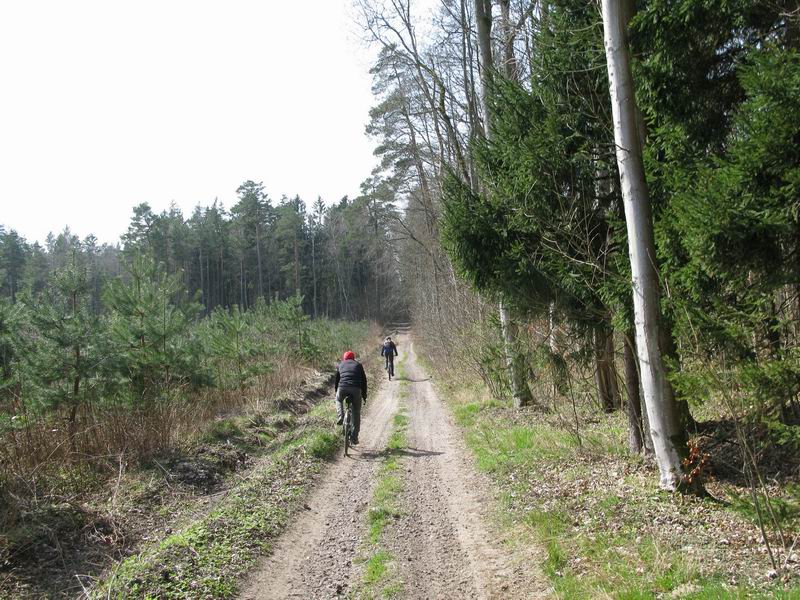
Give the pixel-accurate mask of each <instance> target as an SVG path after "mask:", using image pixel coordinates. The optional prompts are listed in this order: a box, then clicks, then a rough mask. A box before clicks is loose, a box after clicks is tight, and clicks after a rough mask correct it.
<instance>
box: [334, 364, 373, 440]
mask: <svg viewBox="0 0 800 600" xmlns="http://www.w3.org/2000/svg"><path fill="white" fill-rule="evenodd" d="M333 389H334V391H335V392H336V416H337V417H338V420H337V421H336V424H337V425H341V424H342V421H343V420H344V407H343V406H342V403H343V402H344V399H345V398H346V397H347V396H350V399H351V402H352V407H353V432H352V433H351V434H350V443H351V444H353V445H354V446H355V445H356V444H358V431H359V429H361V400H362V399H363V400H364V404H366V403H367V374H366V373H365V372H364V367H363V366H362V365H361V363H360V362H358V361H357V360H356V355H355V354H354V353H353V352H352V351H351V350H348V351H347V352H345V353H344V354H343V355H342V362H340V363H339V366H338V367H337V368H336V381H335V382H334V386H333Z"/></svg>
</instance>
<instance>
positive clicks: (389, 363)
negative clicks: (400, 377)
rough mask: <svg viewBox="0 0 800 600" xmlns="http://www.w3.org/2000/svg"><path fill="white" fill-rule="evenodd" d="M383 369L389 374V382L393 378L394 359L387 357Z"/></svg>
mask: <svg viewBox="0 0 800 600" xmlns="http://www.w3.org/2000/svg"><path fill="white" fill-rule="evenodd" d="M384 369H385V370H386V372H387V373H389V381H391V380H392V377H394V357H393V356H387V357H386V366H385V367H384Z"/></svg>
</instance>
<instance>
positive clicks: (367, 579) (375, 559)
mask: <svg viewBox="0 0 800 600" xmlns="http://www.w3.org/2000/svg"><path fill="white" fill-rule="evenodd" d="M390 560H392V555H391V554H389V553H388V552H387V551H386V550H378V551H377V552H376V553H375V554H373V555H372V556H370V557H369V560H367V562H366V565H365V567H364V583H366V584H367V585H374V584H376V583H378V582H379V581H381V580H382V579H383V578H384V577H385V576H386V571H387V569H388V563H389V561H390Z"/></svg>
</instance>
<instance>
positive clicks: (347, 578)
mask: <svg viewBox="0 0 800 600" xmlns="http://www.w3.org/2000/svg"><path fill="white" fill-rule="evenodd" d="M398 349H399V351H400V357H399V358H400V361H402V362H403V363H404V366H405V373H406V374H407V375H406V377H405V378H404V379H403V378H398V379H395V380H393V381H391V382H385V384H384V385H383V386H382V387H381V389H380V391H379V393H378V394H377V397H375V398H374V400H371V401H370V404H369V405H368V407H367V410H366V411H365V414H364V416H363V419H362V433H361V435H360V438H361V444H360V445H359V446H357V447H356V448H355V449H354V451H353V452H352V454H351V456H350V457H343V456H340V458H339V459H338V460H336V461H335V462H334V463H333V464H332V465H331V466H330V468H329V470H328V471H327V472H326V473H325V474H324V476H323V478H322V480H321V482H320V484H319V486H318V487H317V489H316V491H315V492H314V493H313V494H312V496H311V497H310V498H309V500H308V502H307V505H306V508H307V510H306V512H305V513H303V514H302V515H301V516H300V517H299V518H298V519H297V520H296V521H295V523H294V524H293V525H292V526H290V527H289V528H288V529H287V531H286V532H285V534H284V535H283V536H282V537H281V539H280V540H279V541H278V542H277V544H276V546H275V549H274V552H273V553H272V554H271V556H270V557H268V558H267V559H265V560H264V561H263V562H262V564H261V565H260V566H259V567H258V568H257V569H255V570H254V572H253V573H252V574H251V576H250V577H249V579H248V580H247V581H246V582H245V583H244V584H243V586H242V590H243V592H242V594H241V598H243V599H245V600H261V599H271V598H304V599H310V598H337V597H347V596H353V595H357V592H356V591H355V590H356V589H357V586H358V583H359V582H360V580H361V566H360V565H359V564H358V562H359V561H358V558H359V550H360V549H362V548H363V547H364V545H365V544H366V542H365V539H366V537H367V522H366V515H365V512H366V511H367V509H368V507H369V503H370V500H371V498H372V493H373V488H374V485H375V481H376V478H377V473H378V470H379V467H380V465H381V464H382V458H383V457H384V456H385V448H386V443H387V439H388V437H389V434H390V432H391V430H392V417H393V416H394V415H395V414H396V413H397V412H398V409H399V408H400V406H401V404H402V405H403V406H404V407H405V408H406V411H407V414H408V417H409V424H408V429H407V432H406V437H407V440H408V447H407V448H405V449H404V450H401V451H400V452H399V456H401V459H400V471H399V474H400V477H401V478H402V481H403V486H402V489H403V491H402V493H401V495H400V498H399V499H398V500H399V504H400V517H399V518H398V519H396V520H395V521H394V522H393V523H391V524H390V525H389V526H388V527H387V529H386V530H385V531H384V533H383V535H382V536H381V542H380V543H381V546H382V547H384V548H385V549H386V550H387V551H388V552H389V553H390V554H391V555H392V556H393V557H394V561H395V565H396V569H397V572H398V573H397V574H398V579H399V580H400V581H401V582H402V592H401V594H400V597H403V598H448V597H449V598H542V597H547V596H549V595H550V592H549V586H548V584H546V583H544V581H545V579H544V577H543V576H541V575H540V574H539V572H538V568H537V567H536V565H537V564H538V563H539V562H540V560H541V557H540V556H531V555H530V552H531V550H530V549H528V550H526V552H528V554H527V555H520V554H515V551H514V550H513V549H512V548H511V547H510V545H509V544H505V543H504V539H503V534H502V533H500V530H499V527H497V526H496V525H495V524H494V523H493V522H492V519H491V513H492V507H493V501H492V499H491V496H490V494H489V492H488V490H489V489H490V487H489V483H488V481H487V480H486V479H485V478H484V477H483V476H482V475H481V474H479V473H477V472H476V471H475V470H474V468H473V466H472V464H471V459H470V457H469V454H468V453H467V451H466V450H465V449H464V447H463V446H462V443H461V436H460V434H459V431H458V430H457V429H456V427H455V425H453V423H452V421H451V419H450V416H449V414H448V413H447V411H446V409H445V407H444V406H443V405H442V402H441V400H440V399H439V397H438V396H437V394H436V392H435V390H434V388H433V385H432V384H431V381H430V380H429V379H428V378H427V376H426V375H425V374H424V372H423V370H422V369H421V368H420V367H419V366H418V365H417V362H416V357H415V354H414V348H413V344H412V343H411V341H410V339H409V337H408V336H407V335H401V336H400V337H399V339H398ZM401 385H402V386H406V394H405V397H404V398H403V399H402V400H401ZM396 454H397V453H396ZM360 558H362V559H363V556H361V557H360Z"/></svg>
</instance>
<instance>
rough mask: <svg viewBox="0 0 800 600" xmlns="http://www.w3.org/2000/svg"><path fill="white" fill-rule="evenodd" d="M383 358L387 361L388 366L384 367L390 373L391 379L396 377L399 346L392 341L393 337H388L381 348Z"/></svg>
mask: <svg viewBox="0 0 800 600" xmlns="http://www.w3.org/2000/svg"><path fill="white" fill-rule="evenodd" d="M381 356H383V357H384V358H385V359H386V366H385V367H384V368H385V369H386V370H387V371H389V377H391V376H392V375H394V357H395V356H397V345H396V344H395V343H394V342H393V341H392V338H391V336H388V335H387V336H386V339H385V340H383V346H381Z"/></svg>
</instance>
